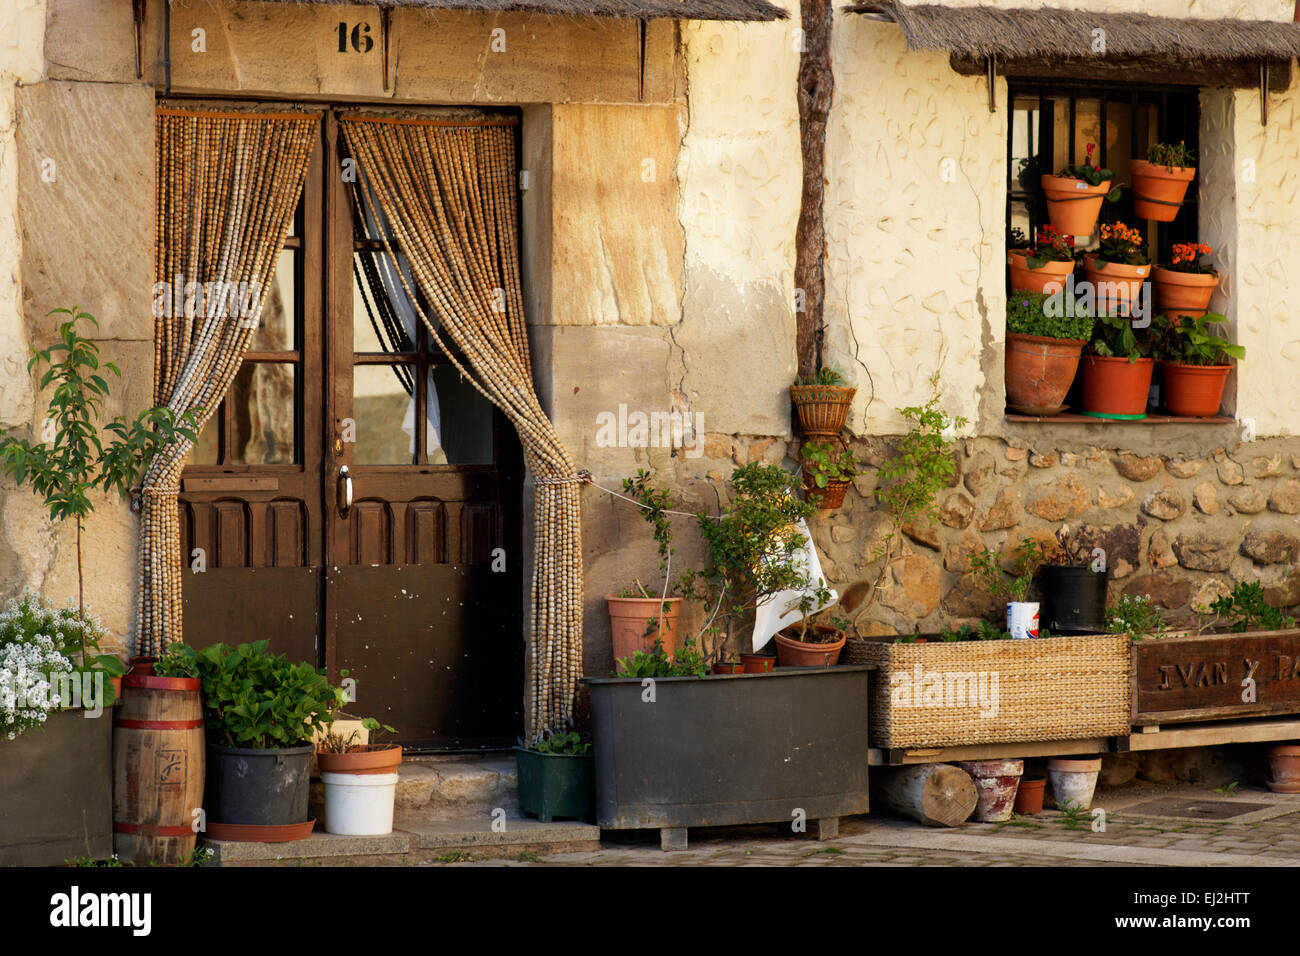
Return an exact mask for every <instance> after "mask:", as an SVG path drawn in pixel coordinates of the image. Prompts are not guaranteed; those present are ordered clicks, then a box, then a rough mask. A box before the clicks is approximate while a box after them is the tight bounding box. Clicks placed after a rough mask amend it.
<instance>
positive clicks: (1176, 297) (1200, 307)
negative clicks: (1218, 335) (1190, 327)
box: [1151, 266, 1219, 318]
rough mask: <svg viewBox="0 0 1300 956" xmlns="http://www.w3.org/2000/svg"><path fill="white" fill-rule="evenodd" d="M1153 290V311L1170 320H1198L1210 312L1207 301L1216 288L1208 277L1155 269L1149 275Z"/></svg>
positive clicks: (1216, 279) (1215, 280) (1213, 279)
mask: <svg viewBox="0 0 1300 956" xmlns="http://www.w3.org/2000/svg"><path fill="white" fill-rule="evenodd" d="M1151 281H1152V283H1154V285H1155V287H1156V308H1157V309H1159V310H1160V311H1161V312H1164V313H1166V314H1168V315H1173V316H1183V315H1190V316H1192V317H1194V318H1200V317H1201V316H1203V315H1204V314H1205V313H1206V312H1208V311H1209V310H1210V297H1211V296H1213V295H1214V290H1215V289H1216V288H1217V287H1218V285H1219V277H1218V276H1217V275H1213V274H1211V273H1200V272H1176V271H1174V270H1173V269H1162V268H1160V267H1159V266H1156V267H1155V269H1153V270H1152V272H1151Z"/></svg>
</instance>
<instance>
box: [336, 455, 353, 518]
mask: <svg viewBox="0 0 1300 956" xmlns="http://www.w3.org/2000/svg"><path fill="white" fill-rule="evenodd" d="M338 505H339V515H340V516H341V517H344V518H346V517H347V516H348V511H350V510H351V508H352V472H350V471H349V470H348V466H347V465H341V466H340V467H339V481H338Z"/></svg>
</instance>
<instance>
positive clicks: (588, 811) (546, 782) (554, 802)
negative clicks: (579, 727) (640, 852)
mask: <svg viewBox="0 0 1300 956" xmlns="http://www.w3.org/2000/svg"><path fill="white" fill-rule="evenodd" d="M515 769H516V772H517V775H518V781H519V809H521V810H522V811H523V812H524V813H526V814H528V815H529V816H535V817H537V819H538V820H540V821H541V822H542V823H550V822H551V820H553V819H555V818H556V817H576V818H577V819H579V820H584V821H586V822H591V821H593V820H594V819H595V815H596V778H595V757H594V756H593V754H592V752H591V741H590V740H589V739H587V738H586V737H585V736H583V735H582V734H579V733H578V732H577V731H569V732H568V733H564V734H554V733H553V734H549V735H546V736H544V737H542V738H540V739H538V740H536V741H534V742H533V744H532V746H525V745H524V743H523V741H520V742H519V745H518V746H517V747H515Z"/></svg>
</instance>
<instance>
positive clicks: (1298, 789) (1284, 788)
mask: <svg viewBox="0 0 1300 956" xmlns="http://www.w3.org/2000/svg"><path fill="white" fill-rule="evenodd" d="M1264 782H1265V783H1267V784H1268V789H1270V790H1272V791H1273V792H1274V793H1300V783H1289V782H1288V783H1277V782H1276V781H1273V780H1266V781H1264Z"/></svg>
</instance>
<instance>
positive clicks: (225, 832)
mask: <svg viewBox="0 0 1300 956" xmlns="http://www.w3.org/2000/svg"><path fill="white" fill-rule="evenodd" d="M315 826H316V821H315V820H314V819H313V820H305V821H303V822H302V823H286V824H277V825H271V826H266V825H262V824H255V823H217V822H216V821H214V820H209V821H208V822H207V829H206V830H205V831H204V834H203V835H204V836H206V837H207V838H208V839H209V840H230V841H232V842H235V843H289V842H290V841H293V840H305V839H307V837H309V836H311V831H312V828H313V827H315Z"/></svg>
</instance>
